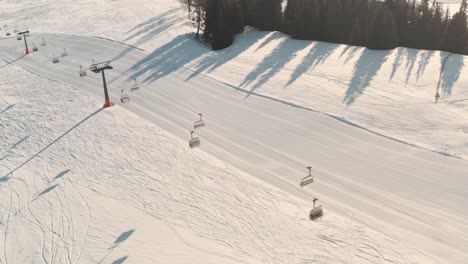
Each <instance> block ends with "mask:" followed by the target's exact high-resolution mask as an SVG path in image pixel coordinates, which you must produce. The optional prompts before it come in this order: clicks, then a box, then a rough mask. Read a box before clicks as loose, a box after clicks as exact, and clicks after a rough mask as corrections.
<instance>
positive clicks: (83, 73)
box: [80, 66, 88, 77]
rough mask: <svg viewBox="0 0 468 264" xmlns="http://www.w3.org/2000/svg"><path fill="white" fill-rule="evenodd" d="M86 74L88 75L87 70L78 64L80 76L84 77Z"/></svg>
mask: <svg viewBox="0 0 468 264" xmlns="http://www.w3.org/2000/svg"><path fill="white" fill-rule="evenodd" d="M87 75H88V72H87V71H86V69H85V68H83V67H82V66H80V77H85V76H87Z"/></svg>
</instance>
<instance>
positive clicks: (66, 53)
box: [61, 49, 68, 58]
mask: <svg viewBox="0 0 468 264" xmlns="http://www.w3.org/2000/svg"><path fill="white" fill-rule="evenodd" d="M61 56H62V58H63V57H66V56H68V52H67V50H66V49H63V52H62V54H61Z"/></svg>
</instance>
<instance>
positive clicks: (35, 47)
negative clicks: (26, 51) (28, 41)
mask: <svg viewBox="0 0 468 264" xmlns="http://www.w3.org/2000/svg"><path fill="white" fill-rule="evenodd" d="M38 50H39V49H38V48H37V46H36V44H35V43H33V52H36V51H38Z"/></svg>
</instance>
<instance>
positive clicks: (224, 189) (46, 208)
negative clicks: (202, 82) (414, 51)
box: [0, 66, 435, 264]
mask: <svg viewBox="0 0 468 264" xmlns="http://www.w3.org/2000/svg"><path fill="white" fill-rule="evenodd" d="M0 80H1V81H0V94H1V95H2V96H1V99H0V113H1V114H0V129H1V131H2V133H1V134H0V143H1V144H0V150H1V152H0V155H1V158H0V159H1V160H0V175H1V178H0V196H1V204H0V205H1V214H0V232H1V234H2V236H1V237H2V239H1V240H0V249H1V250H0V263H5V264H6V263H213V264H214V263H312V262H318V263H435V261H434V260H433V259H431V258H430V257H428V256H426V255H424V254H422V253H421V252H419V251H418V250H416V249H414V248H412V247H407V246H406V245H405V244H403V243H401V242H399V241H397V240H395V239H392V238H389V237H388V236H385V235H383V234H381V233H379V232H376V231H375V230H372V229H369V228H368V227H367V226H365V225H363V224H360V223H357V222H355V221H352V220H350V219H348V218H346V217H343V216H341V215H339V214H335V213H333V212H327V213H328V214H327V217H326V218H325V219H324V220H323V221H320V222H311V221H310V220H308V218H307V213H308V210H309V209H310V204H309V203H307V202H305V201H303V200H301V199H298V198H295V197H294V196H292V195H290V194H287V193H285V192H284V191H280V190H279V189H277V188H274V187H271V186H269V185H267V184H265V183H263V182H261V181H259V180H257V179H255V178H253V177H251V176H249V175H247V174H245V173H243V172H241V171H239V170H237V169H235V168H233V167H232V166H229V165H227V164H225V163H224V162H222V161H220V160H219V159H217V158H214V157H213V156H210V155H208V154H206V153H204V152H203V151H201V150H197V149H195V150H191V149H189V148H188V147H187V144H186V141H184V140H181V139H179V138H177V137H175V136H173V135H171V134H169V133H167V132H166V131H164V130H162V129H161V128H159V127H157V126H155V125H153V124H151V123H149V122H147V121H145V120H143V119H141V118H139V117H138V116H136V115H134V114H131V113H130V112H128V111H127V110H125V109H124V108H122V107H120V106H115V107H113V108H110V109H105V110H103V109H102V108H100V104H101V98H99V97H97V96H94V95H91V94H89V93H86V92H82V91H80V90H77V89H75V88H73V87H71V86H68V85H65V84H62V83H60V82H57V81H51V80H49V79H46V78H43V77H40V76H37V75H34V74H31V73H29V72H27V71H25V70H22V69H19V68H17V67H14V66H7V67H3V68H2V70H1V71H0Z"/></svg>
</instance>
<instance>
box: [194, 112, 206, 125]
mask: <svg viewBox="0 0 468 264" xmlns="http://www.w3.org/2000/svg"><path fill="white" fill-rule="evenodd" d="M198 115H199V116H200V120H198V121H196V122H195V124H194V125H193V129H197V128H201V127H204V126H205V122H203V119H202V114H198Z"/></svg>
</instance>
